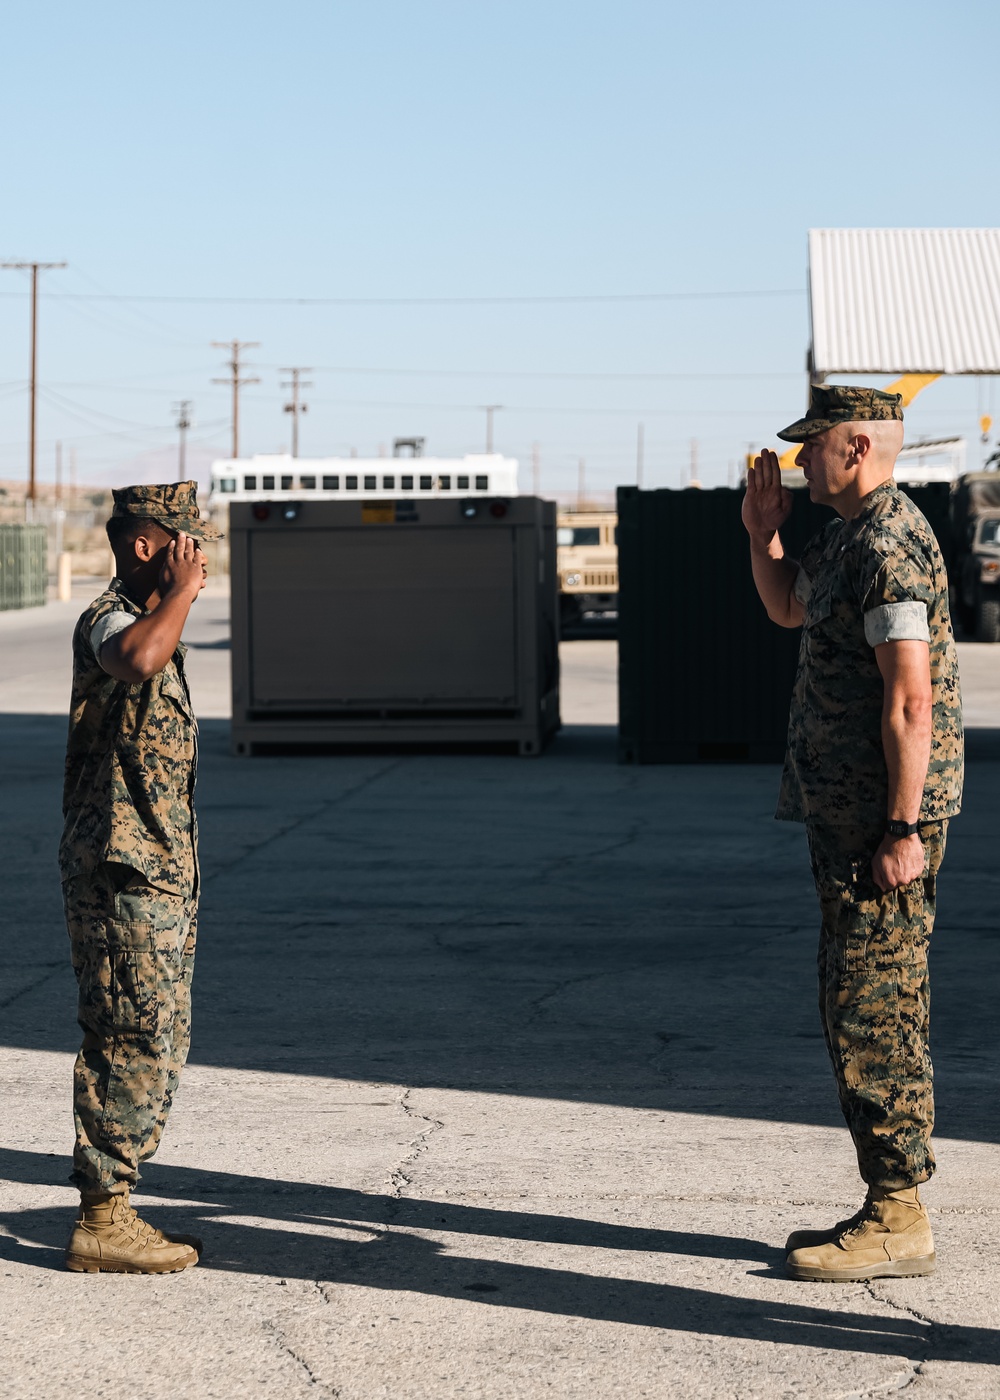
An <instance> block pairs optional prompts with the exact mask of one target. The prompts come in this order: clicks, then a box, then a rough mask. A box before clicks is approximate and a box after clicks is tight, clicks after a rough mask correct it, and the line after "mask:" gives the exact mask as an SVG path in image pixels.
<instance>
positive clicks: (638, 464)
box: [635, 423, 646, 490]
mask: <svg viewBox="0 0 1000 1400" xmlns="http://www.w3.org/2000/svg"><path fill="white" fill-rule="evenodd" d="M645 455H646V429H645V428H644V427H643V425H642V424H641V423H640V424H639V432H638V434H637V435H636V440H635V484H636V486H638V487H639V488H640V490H641V489H642V469H643V467H644V466H645V460H644V459H645Z"/></svg>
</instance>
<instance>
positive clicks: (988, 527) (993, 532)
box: [979, 519, 1000, 544]
mask: <svg viewBox="0 0 1000 1400" xmlns="http://www.w3.org/2000/svg"><path fill="white" fill-rule="evenodd" d="M979 543H980V544H1000V519H997V520H984V521H983V523H982V526H981V528H980V531H979Z"/></svg>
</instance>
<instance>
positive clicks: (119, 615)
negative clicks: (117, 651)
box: [90, 612, 135, 664]
mask: <svg viewBox="0 0 1000 1400" xmlns="http://www.w3.org/2000/svg"><path fill="white" fill-rule="evenodd" d="M134 621H135V618H134V617H132V616H131V614H130V613H127V612H109V613H105V614H104V616H103V617H101V618H98V620H97V621H96V622H95V623H94V625H93V627H92V628H91V629H90V645H91V646H92V647H93V650H94V655H95V656H96V657H97V660H98V663H99V664H100V663H101V647H102V646H103V645H104V643H105V642H107V641H109V640H110V639H111V638H112V637H114V636H115V635H116V634H117V633H118V632H124V631H125V628H126V627H131V625H132V623H133V622H134Z"/></svg>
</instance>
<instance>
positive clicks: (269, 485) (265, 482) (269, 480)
mask: <svg viewBox="0 0 1000 1400" xmlns="http://www.w3.org/2000/svg"><path fill="white" fill-rule="evenodd" d="M260 487H261V490H262V491H273V490H274V477H273V476H262V477H261V479H260Z"/></svg>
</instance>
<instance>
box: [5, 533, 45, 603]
mask: <svg viewBox="0 0 1000 1400" xmlns="http://www.w3.org/2000/svg"><path fill="white" fill-rule="evenodd" d="M48 582H49V571H48V560H47V557H46V547H45V526H44V525H0V612H9V611H10V610H11V609H12V608H40V607H43V606H44V604H45V601H46V597H47V594H48Z"/></svg>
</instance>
